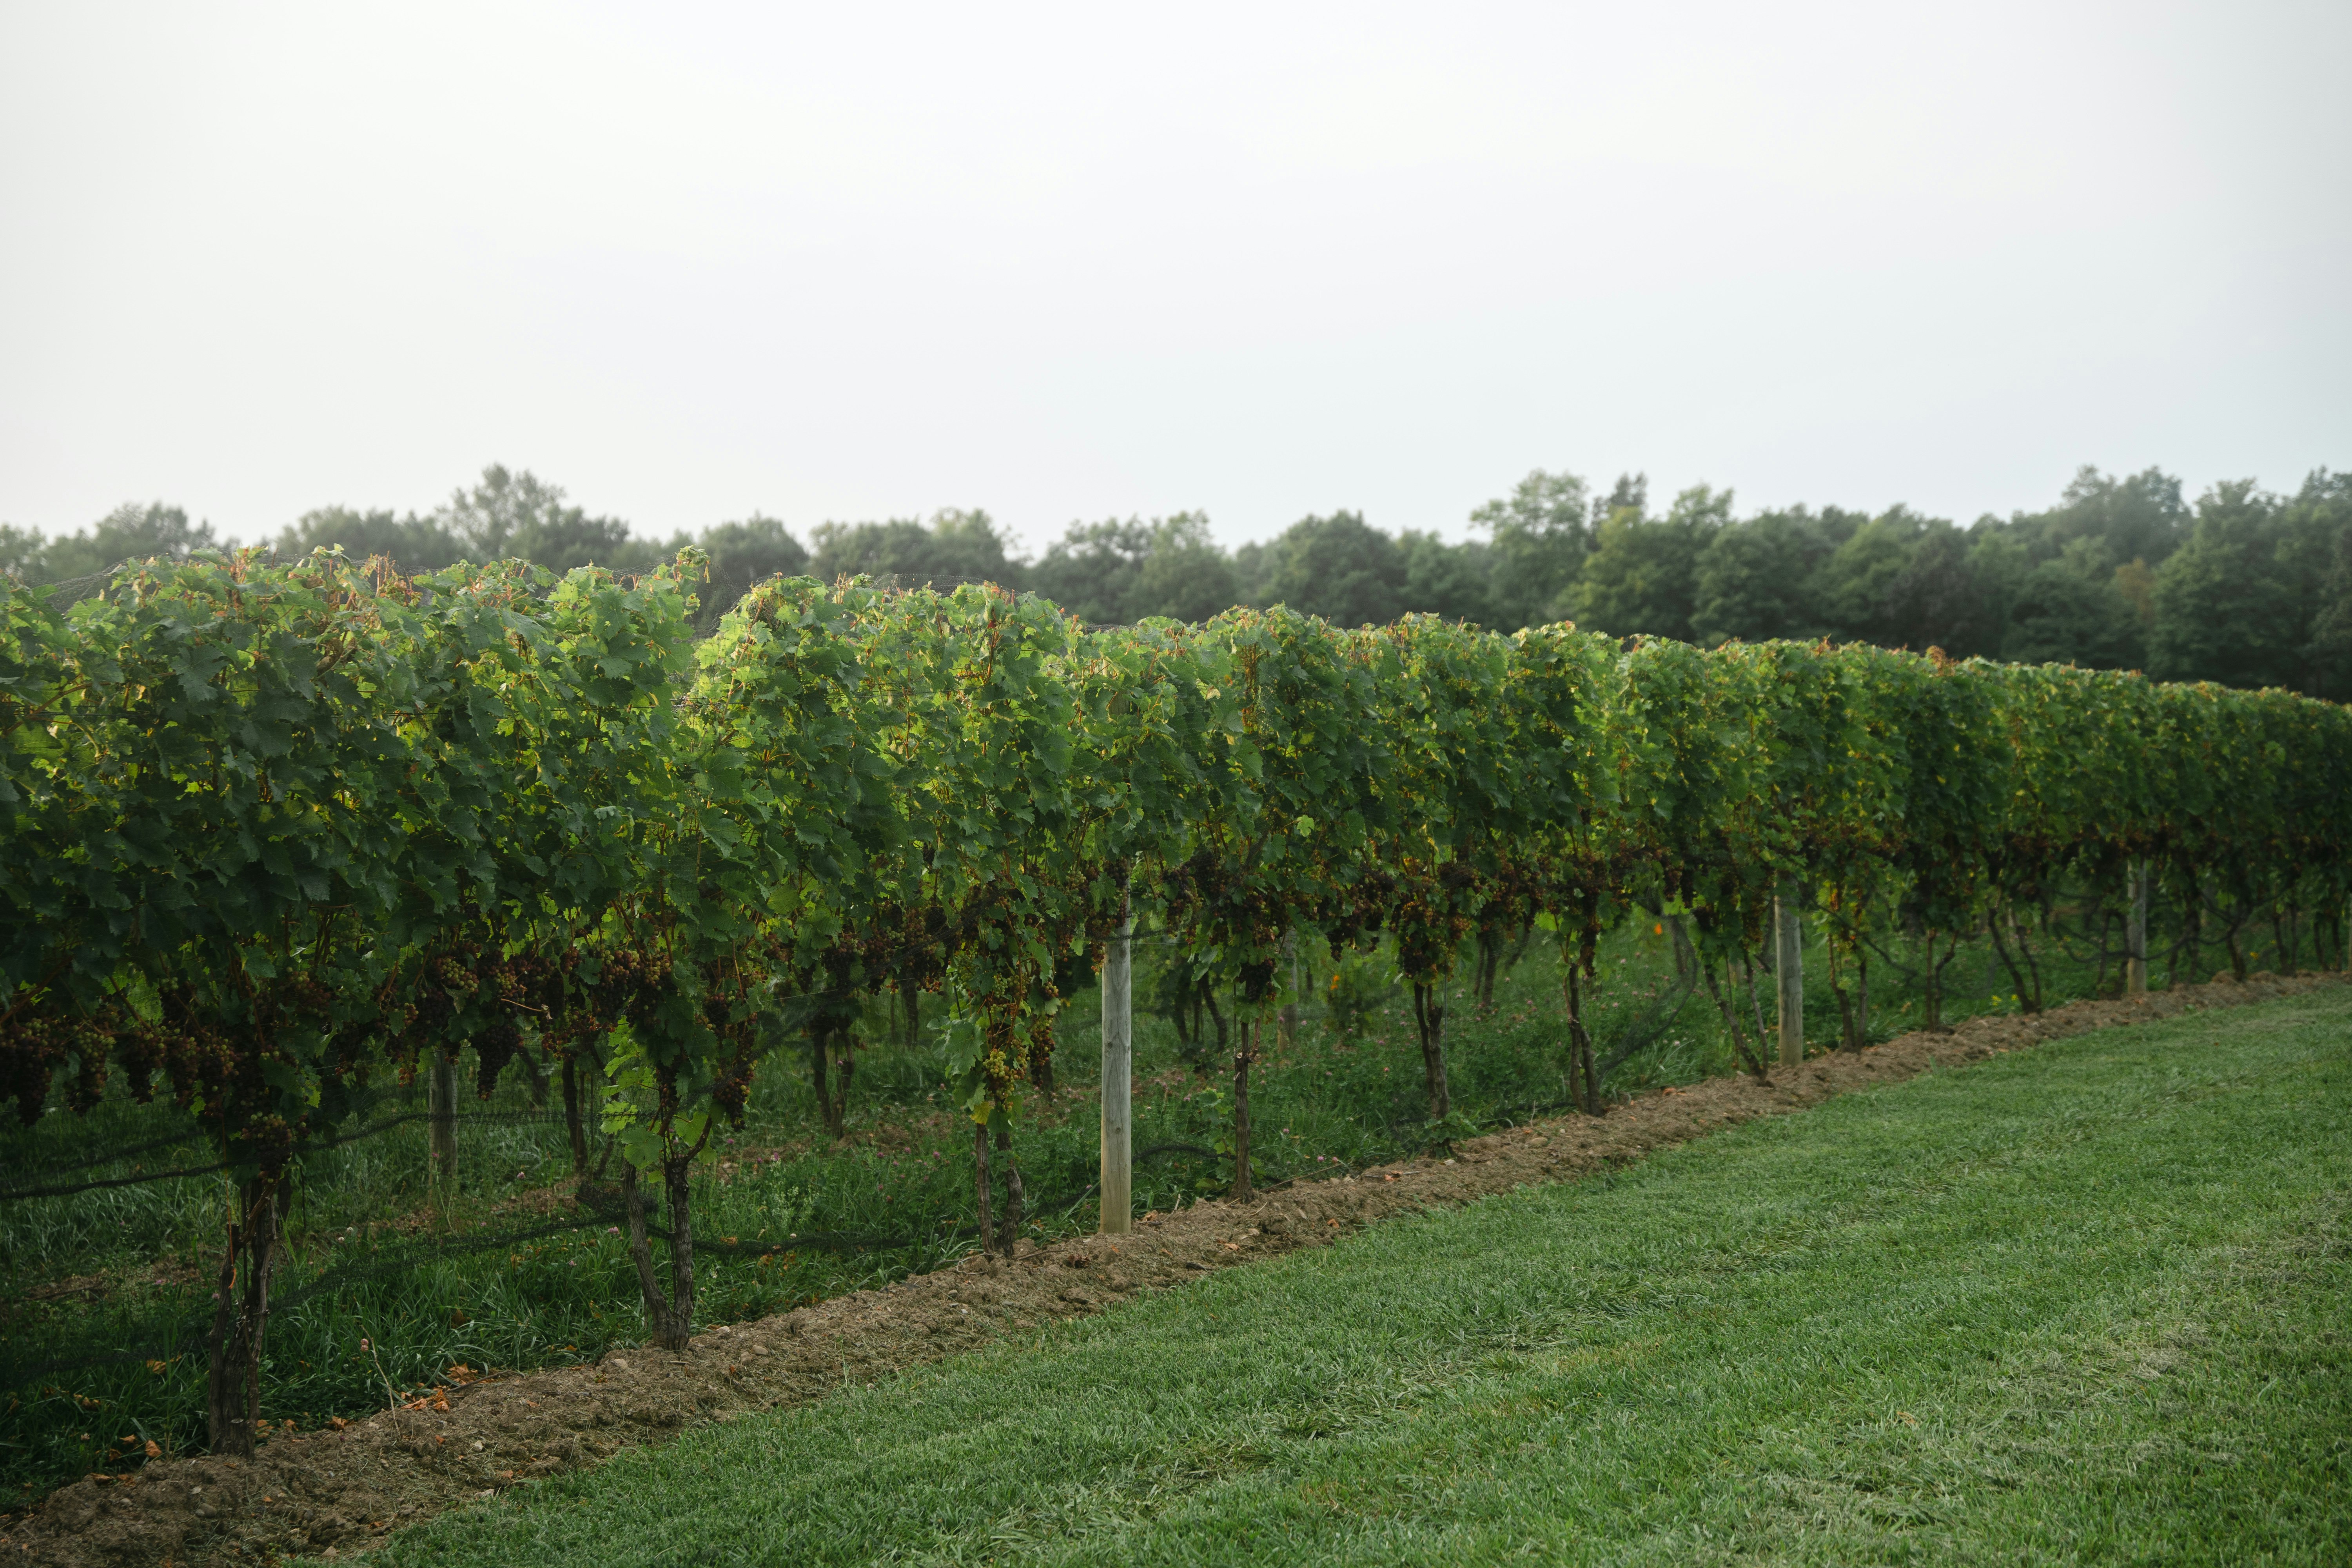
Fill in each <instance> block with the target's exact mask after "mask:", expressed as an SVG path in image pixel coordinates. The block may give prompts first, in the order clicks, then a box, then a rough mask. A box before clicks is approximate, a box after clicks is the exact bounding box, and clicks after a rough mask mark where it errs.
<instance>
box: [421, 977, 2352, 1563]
mask: <svg viewBox="0 0 2352 1568" xmlns="http://www.w3.org/2000/svg"><path fill="white" fill-rule="evenodd" d="M2347 1107H2352V996H2347V994H2346V993H2344V992H2341V991H2334V990H2331V991H2328V992H2326V993H2322V994H2319V995H2318V996H2315V997H2309V998H2298V999H2294V1000H2292V1001H2288V1002H2284V1003H2277V1004H2272V1005H2264V1006H2261V1007H2254V1008H2249V1009H2245V1010H2243V1011H2232V1012H2227V1013H2220V1014H2212V1015H2205V1016H2190V1017H2187V1018H2182V1019H2179V1020H2176V1021H2173V1022H2170V1023H2168V1024H2163V1025H2157V1026H2142V1027H2137V1028H2130V1029H2118V1030H2111V1031H2106V1032H2103V1033H2100V1034H2095V1035H2090V1036H2084V1037H2077V1038H2075V1039H2073V1040H2070V1041H2065V1042H2062V1043H2059V1044H2056V1045H2053V1046H2050V1047H2044V1048H2042V1049H2040V1050H2036V1051H2033V1052H2031V1053H2026V1054H2021V1055H2018V1056H2013V1057H2005V1058H1994V1059H1992V1060H1990V1061H1988V1062H1985V1063H1983V1064H1980V1065H1979V1066H1976V1067H1973V1068H1969V1069H1967V1070H1965V1071H1956V1072H1939V1073H1935V1074H1931V1075H1929V1076H1927V1077H1924V1078H1921V1079H1914V1080H1912V1081H1910V1082H1908V1083H1906V1084H1903V1085H1900V1086H1895V1087H1892V1088H1889V1089H1883V1090H1878V1091H1874V1092H1871V1093H1867V1094H1858V1095H1853V1096H1849V1097H1846V1098H1844V1099H1842V1100H1836V1101H1833V1102H1832V1103H1831V1104H1829V1105H1827V1106H1825V1107H1822V1108H1821V1109H1818V1110H1813V1111H1811V1112H1808V1113H1806V1114H1803V1115H1800V1116H1793V1117H1785V1118H1779V1119H1774V1120H1771V1121H1763V1122H1758V1123H1750V1124H1748V1125H1747V1126H1745V1127H1742V1128H1739V1129H1738V1130H1734V1131H1726V1132H1723V1133H1720V1134H1717V1135H1716V1136H1714V1137H1711V1138H1708V1139H1706V1140H1704V1141H1702V1142H1698V1143H1696V1144H1692V1145H1689V1146H1686V1147H1685V1148H1684V1149H1681V1150H1679V1151H1675V1152H1669V1153H1666V1154H1663V1155H1660V1156H1657V1157H1654V1158H1653V1159H1650V1160H1648V1161H1645V1162H1643V1163H1641V1164H1639V1165H1636V1166H1633V1167H1631V1168H1629V1169H1627V1170H1625V1171H1623V1172H1622V1173H1617V1174H1616V1175H1614V1176H1612V1177H1609V1178H1605V1179H1595V1180H1591V1181H1586V1182H1583V1183H1580V1184H1573V1185H1561V1186H1552V1187H1546V1188H1539V1189H1528V1190H1523V1191H1521V1192H1519V1193H1517V1194H1510V1195H1508V1196H1505V1197H1501V1198H1496V1199H1492V1200H1489V1201H1487V1202H1485V1203H1481V1204H1478V1205H1473V1206H1471V1207H1469V1208H1467V1209H1465V1210H1461V1211H1456V1212H1451V1213H1442V1214H1432V1215H1423V1216H1419V1217H1415V1218H1412V1219H1409V1220H1403V1221H1399V1222H1395V1223H1391V1224H1387V1225H1383V1226H1378V1227H1375V1228H1373V1229H1371V1230H1370V1231H1368V1232H1366V1233H1363V1234H1361V1235H1360V1236H1358V1237H1353V1238H1351V1239H1349V1240H1348V1241H1346V1242H1344V1243H1342V1244H1340V1245H1339V1246H1336V1247H1331V1248H1328V1249H1325V1250H1319V1251H1311V1252H1302V1253H1295V1254H1291V1255H1289V1256H1287V1257H1286V1258H1280V1259H1277V1260H1274V1261H1271V1262H1269V1263H1266V1264H1264V1265H1260V1266H1255V1267H1252V1268H1245V1269H1240V1270H1235V1271H1233V1272H1229V1273H1224V1274H1221V1275H1218V1276H1215V1277H1213V1278H1211V1279H1206V1280H1204V1281H1202V1282H1201V1283H1199V1284H1197V1285H1195V1286H1192V1287H1189V1288H1185V1289H1179V1290H1175V1291H1171V1292H1169V1293H1167V1294H1165V1295H1160V1296H1157V1297H1153V1298H1151V1299H1150V1300H1143V1301H1139V1302H1136V1303H1133V1304H1131V1305H1129V1306H1128V1307H1125V1308H1122V1309H1119V1310H1114V1311H1112V1312H1110V1313H1108V1314H1106V1315H1105V1316H1103V1317H1100V1318H1097V1319H1094V1320H1089V1321H1084V1322H1079V1323H1075V1324H1069V1325H1065V1326H1063V1327H1060V1328H1057V1329H1054V1330H1051V1331H1046V1332H1045V1333H1043V1334H1041V1335H1040V1336H1039V1337H1038V1338H1037V1339H1036V1340H1035V1341H1033V1342H1031V1343H1029V1344H1027V1345H1025V1346H1022V1347H1017V1348H1016V1347H1007V1348H1002V1349H999V1350H995V1351H991V1352H980V1353H976V1354H973V1355H971V1356H968V1357H964V1358H961V1359H959V1360H957V1361H955V1362H952V1363H946V1364H943V1365H941V1366H938V1367H935V1368H931V1369H929V1370H926V1371H921V1372H918V1373H909V1374H907V1375H905V1376H903V1377H899V1378H897V1379H894V1380H890V1381H887V1382H886V1383H884V1384H877V1385H875V1386H871V1387H867V1388H863V1389H853V1390H850V1391H846V1392H845V1393H844V1394H842V1395H840V1396H838V1397H836V1398H835V1399H832V1400H829V1401H827V1402H825V1403H824V1404H821V1405H814V1406H810V1407H806V1408H803V1409H800V1410H797V1411H792V1412H783V1413H778V1414H775V1415H763V1416H760V1417H755V1418H746V1419H743V1420H740V1421H737V1422H735V1423H733V1424H730V1425H727V1426H713V1427H709V1428H705V1429H702V1430H700V1431H698V1432H696V1433H694V1434H692V1435H690V1436H687V1437H685V1438H684V1439H682V1440H681V1441H679V1442H677V1444H675V1445H674V1446H671V1447H666V1448H663V1449H659V1450H655V1451H646V1452H639V1453H635V1454H632V1455H627V1456H624V1457H623V1458H619V1459H617V1460H615V1461H614V1462H613V1463H611V1464H609V1465H607V1466H605V1467H604V1468H602V1469H600V1470H596V1471H593V1472H589V1473H586V1474H583V1475H581V1476H577V1477H572V1478H567V1479H562V1480H560V1481H555V1482H551V1483H547V1484H544V1485H542V1486H540V1487H537V1488H533V1489H527V1490H524V1491H520V1492H518V1493H515V1494H511V1495H510V1496H509V1497H508V1498H506V1499H502V1500H499V1501H498V1502H495V1503H491V1504H486V1505H480V1506H478V1507H474V1508H471V1509H468V1510H466V1511H464V1512H461V1513H458V1514H454V1515H451V1516H447V1517H446V1518H444V1519H442V1520H440V1521H436V1522H434V1523H432V1524H429V1525H426V1526H424V1527H421V1528H419V1529H416V1530H415V1531H409V1532H406V1533H405V1534H404V1535H402V1536H399V1537H395V1538H394V1540H393V1541H392V1542H390V1543H389V1544H388V1546H387V1548H386V1551H385V1552H384V1555H383V1561H385V1562H386V1563H388V1564H393V1563H396V1564H425V1563H433V1564H454V1563H499V1564H528V1563H566V1564H570V1563H580V1562H592V1561H593V1562H596V1563H680V1564H685V1563H697V1564H699V1563H735V1562H743V1563H815V1562H824V1563H831V1562H843V1563H847V1562H866V1561H876V1560H904V1561H918V1562H927V1563H929V1562H940V1563H944V1562H964V1561H983V1560H984V1561H1024V1562H1027V1561H1042V1562H1074V1563H1251V1564H1265V1563H1332V1562H1361V1561H1377V1562H1407V1563H1463V1562H1475V1561H1486V1560H1497V1561H1499V1560H1505V1559H1517V1558H1520V1557H1528V1558H1533V1559H1536V1560H1540V1561H1574V1562H1596V1563H1600V1562H1607V1563H1618V1562H1657V1563H1689V1562H1702V1563H1704V1562H1720V1561H1731V1560H1769V1561H1786V1562H1805V1563H1813V1562H1819V1563H1862V1562H1888V1563H1900V1562H1934V1563H1952V1562H1960V1563H1975V1562H1983V1563H1996V1562H1997V1563H2011V1562H2035V1561H2042V1562H2050V1561H2101V1562H2179V1563H2214V1562H2228V1563H2255V1562H2281V1563H2340V1562H2344V1561H2347V1560H2352V1233H2347V1204H2348V1203H2352V1110H2347Z"/></svg>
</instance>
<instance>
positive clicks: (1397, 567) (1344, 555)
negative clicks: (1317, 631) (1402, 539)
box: [1262, 511, 1405, 626]
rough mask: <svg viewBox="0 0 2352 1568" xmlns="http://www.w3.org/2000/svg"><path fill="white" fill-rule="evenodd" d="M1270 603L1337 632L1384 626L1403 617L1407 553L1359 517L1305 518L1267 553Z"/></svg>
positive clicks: (1348, 513)
mask: <svg viewBox="0 0 2352 1568" xmlns="http://www.w3.org/2000/svg"><path fill="white" fill-rule="evenodd" d="M1267 553H1268V557H1269V562H1270V566H1271V570H1270V571H1268V573H1267V574H1266V580H1265V587H1264V589H1263V590H1262V592H1264V593H1265V595H1266V596H1267V599H1268V601H1269V602H1270V603H1272V604H1277V605H1289V606H1290V607H1291V608H1292V609H1294V610H1297V611H1298V612H1299V613H1300V614H1302V615H1308V616H1322V617H1323V618H1324V619H1325V620H1327V621H1329V622H1330V623H1331V624H1332V625H1333V626H1385V625H1387V624H1388V623H1389V622H1391V621H1392V620H1395V619H1396V618H1397V617H1398V616H1401V615H1402V614H1403V613H1404V610H1405V603H1404V568H1405V561H1404V552H1403V551H1402V549H1401V548H1399V546H1398V544H1397V542H1396V541H1395V540H1394V539H1392V538H1391V537H1390V536H1389V535H1387V534H1385V533H1382V532H1381V531H1380V530H1379V529H1377V528H1374V527H1372V526H1371V525H1370V523H1368V522H1366V521H1364V519H1363V515H1362V514H1361V513H1360V512H1352V511H1335V512H1333V513H1332V514H1331V515H1330V516H1328V517H1303V518H1300V519H1299V520H1298V521H1297V522H1294V523H1292V524H1291V525H1290V526H1289V527H1288V528H1287V529H1286V530H1284V531H1283V533H1282V536H1281V537H1280V538H1279V539H1276V541H1275V542H1274V543H1273V544H1272V545H1271V546H1270V547H1269V549H1268V552H1267Z"/></svg>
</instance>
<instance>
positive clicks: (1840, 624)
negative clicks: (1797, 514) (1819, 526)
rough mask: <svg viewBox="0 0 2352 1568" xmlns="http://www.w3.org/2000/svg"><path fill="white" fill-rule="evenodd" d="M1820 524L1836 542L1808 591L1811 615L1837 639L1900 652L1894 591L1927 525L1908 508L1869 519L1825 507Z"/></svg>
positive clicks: (1898, 508)
mask: <svg viewBox="0 0 2352 1568" xmlns="http://www.w3.org/2000/svg"><path fill="white" fill-rule="evenodd" d="M1797 510H1800V511H1802V510H1803V509H1802V508H1799V509H1797ZM1822 522H1823V531H1824V533H1825V534H1827V535H1828V536H1829V537H1831V538H1833V539H1835V540H1837V541H1838V542H1837V547H1836V548H1835V549H1834V550H1832V552H1830V555H1829V558H1828V559H1827V560H1825V561H1823V562H1822V563H1821V567H1820V576H1819V578H1818V580H1817V581H1816V582H1815V584H1814V586H1813V590H1812V602H1813V611H1814V613H1815V614H1816V615H1817V616H1820V617H1821V619H1822V623H1823V624H1824V625H1825V626H1827V627H1828V628H1829V629H1830V631H1831V635H1832V636H1834V637H1839V638H1841V639H1853V640H1856V641H1864V642H1874V643H1880V644H1884V645H1886V646H1899V645H1900V644H1901V643H1902V641H1903V634H1904V628H1903V627H1902V626H1901V625H1900V623H1899V621H1898V618H1897V617H1896V616H1895V613H1894V595H1895V584H1896V583H1897V582H1898V581H1900V580H1901V578H1902V576H1903V572H1904V568H1905V567H1906V566H1907V565H1909V564H1910V563H1911V559H1912V556H1913V555H1914V553H1915V552H1916V551H1917V549H1918V547H1919V540H1920V538H1921V536H1922V534H1923V533H1924V532H1925V531H1926V530H1927V526H1928V520H1927V519H1926V518H1924V517H1921V516H1920V515H1919V514H1918V513H1917V512H1915V511H1913V510H1911V509H1910V508H1908V507H1906V506H1895V507H1890V508H1888V509H1887V510H1886V511H1885V512H1883V513H1882V514H1880V515H1879V516H1877V517H1873V518H1865V517H1863V516H1862V515H1861V514H1860V513H1857V512H1847V511H1842V510H1839V509H1838V508H1836V507H1824V508H1822ZM1947 526H1948V525H1947Z"/></svg>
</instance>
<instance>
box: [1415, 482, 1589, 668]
mask: <svg viewBox="0 0 2352 1568" xmlns="http://www.w3.org/2000/svg"><path fill="white" fill-rule="evenodd" d="M1590 513H1591V495H1590V494H1589V492H1588V491H1587V490H1586V489H1585V484H1584V481H1583V480H1582V479H1579V478H1578V477H1577V476H1575V475H1574V474H1571V473H1568V472H1565V471H1562V472H1560V473H1557V474H1549V473H1546V472H1545V471H1544V470H1543V469H1541V468H1538V469H1536V470H1535V471H1534V472H1533V473H1530V474H1529V475H1528V477H1527V478H1526V479H1521V480H1520V481H1519V482H1518V484H1517V487H1516V488H1515V489H1513V490H1512V491H1511V493H1510V494H1509V495H1507V496H1505V497H1502V498H1501V499H1499V500H1490V501H1488V502H1486V504H1485V505H1484V506H1481V507H1479V508H1478V509H1477V510H1475V511H1473V512H1472V513H1471V514H1470V525H1471V526H1472V527H1473V528H1476V529H1480V530H1483V531H1485V532H1486V535H1487V539H1488V551H1487V554H1486V567H1487V588H1486V611H1485V614H1484V616H1478V617H1471V618H1484V619H1486V620H1487V621H1488V622H1489V623H1490V624H1491V625H1493V626H1496V627H1498V628H1499V629H1501V630H1504V631H1516V630H1517V629H1518V628H1519V627H1521V626H1534V625H1537V624H1538V623H1539V622H1543V621H1549V620H1555V619H1558V618H1559V615H1560V614H1561V613H1562V609H1563V607H1564V606H1563V599H1562V595H1565V594H1566V593H1567V592H1568V590H1569V588H1570V586H1571V585H1572V584H1574V583H1575V582H1576V576H1577V574H1578V572H1580V570H1581V569H1582V568H1583V565H1584V558H1585V557H1586V556H1587V555H1589V554H1591V551H1592V522H1591V515H1590ZM1423 607H1433V606H1423V605H1414V608H1416V609H1419V608H1423ZM1439 613H1440V614H1451V613H1452V612H1449V611H1440V612H1439Z"/></svg>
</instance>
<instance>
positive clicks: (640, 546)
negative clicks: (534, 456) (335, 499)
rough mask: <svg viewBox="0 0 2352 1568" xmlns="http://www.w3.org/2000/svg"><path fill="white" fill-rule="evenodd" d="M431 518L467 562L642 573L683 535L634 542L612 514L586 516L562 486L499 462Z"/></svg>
mask: <svg viewBox="0 0 2352 1568" xmlns="http://www.w3.org/2000/svg"><path fill="white" fill-rule="evenodd" d="M433 521H435V522H436V523H437V524H438V525H439V526H440V527H441V528H443V529H445V530H446V531H448V533H449V536H450V537H451V538H453V539H455V540H456V541H457V544H458V547H459V548H460V550H461V551H463V552H464V553H465V554H466V556H467V557H468V558H469V559H471V560H475V561H507V560H522V561H529V562H530V563H533V564H534V565H539V566H544V567H547V568H548V569H549V570H550V571H554V572H569V571H570V570H572V568H573V567H575V566H603V567H606V568H608V569H610V570H612V571H614V572H644V571H650V570H651V569H652V568H653V566H654V564H655V563H656V562H658V561H662V560H665V559H667V558H669V557H670V556H673V555H675V554H676V553H677V549H678V548H679V547H681V546H683V545H684V544H685V543H686V541H685V540H684V539H683V538H680V539H677V540H675V541H672V542H669V543H667V544H657V543H655V542H651V541H647V540H641V539H638V538H636V537H635V535H633V534H632V533H631V532H630V531H629V525H628V524H627V523H625V522H624V521H621V520H620V519H619V518H617V517H591V516H589V515H588V513H587V512H586V511H584V510H582V509H581V508H579V507H576V506H567V505H565V504H564V500H563V489H562V486H560V485H551V484H549V483H548V482H547V481H545V480H544V479H540V478H539V477H538V476H537V475H535V474H533V473H532V472H530V469H528V468H525V469H522V470H520V471H519V472H517V471H511V470H509V468H507V467H506V465H505V464H503V463H492V464H491V465H490V466H489V467H488V468H484V469H483V470H482V478H481V481H480V482H479V483H478V484H477V485H475V486H474V488H473V489H470V490H463V489H461V490H457V491H455V492H453V493H452V494H451V496H450V497H449V500H448V501H447V503H446V504H445V505H444V506H443V507H442V508H441V510H438V511H436V512H435V513H434V514H433Z"/></svg>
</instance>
